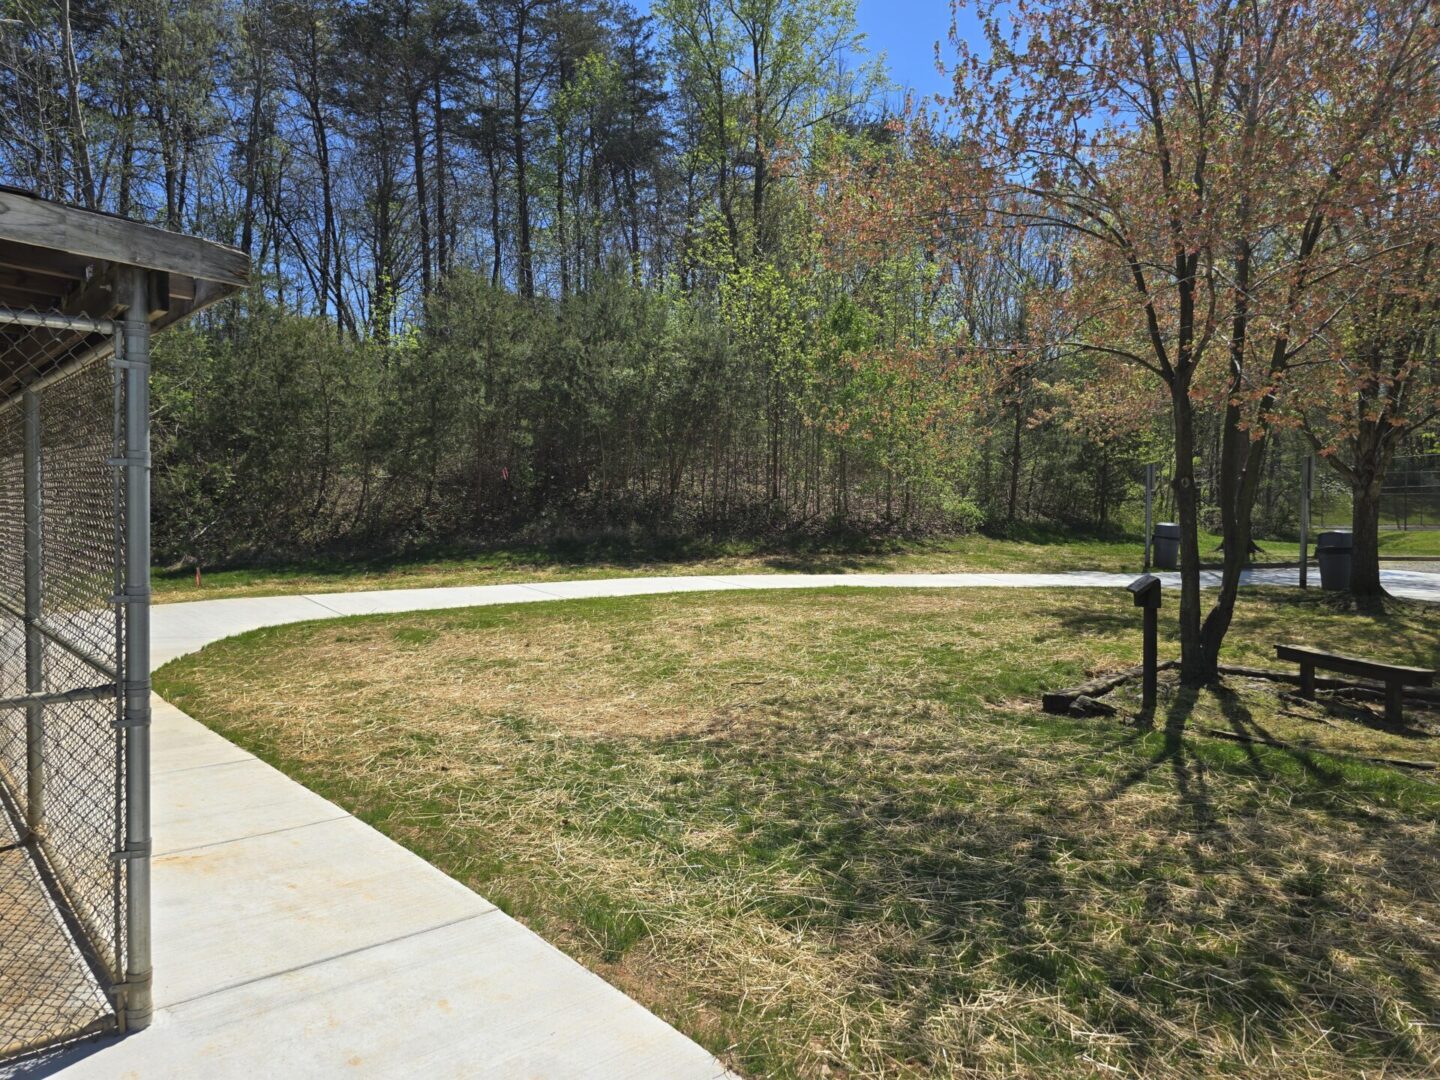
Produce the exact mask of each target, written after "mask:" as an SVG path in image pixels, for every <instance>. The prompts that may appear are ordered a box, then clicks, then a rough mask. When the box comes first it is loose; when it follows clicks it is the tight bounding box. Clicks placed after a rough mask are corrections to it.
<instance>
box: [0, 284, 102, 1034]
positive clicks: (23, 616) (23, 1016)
mask: <svg viewBox="0 0 1440 1080" xmlns="http://www.w3.org/2000/svg"><path fill="white" fill-rule="evenodd" d="M115 330H116V328H115V327H114V326H112V325H110V324H109V323H108V322H104V321H100V322H94V321H89V320H83V319H67V318H64V317H62V316H59V315H55V314H53V313H52V314H45V313H41V312H34V311H31V312H15V311H0V1057H3V1056H6V1055H9V1054H14V1053H19V1052H23V1051H26V1050H32V1049H37V1048H39V1047H42V1046H45V1045H49V1044H53V1043H55V1042H59V1041H62V1040H65V1039H68V1038H73V1037H76V1036H79V1035H84V1034H88V1033H91V1032H95V1031H100V1030H105V1029H109V1028H113V1027H115V1026H117V1024H118V1023H120V1021H121V1017H122V1016H123V1002H124V997H123V987H124V984H125V978H126V974H125V973H126V970H127V957H126V940H127V937H126V896H127V888H126V884H127V883H126V874H127V866H128V859H127V857H126V851H127V846H128V845H127V840H126V804H125V761H126V738H127V728H126V725H125V715H126V708H125V706H126V701H125V689H126V685H125V671H126V665H125V652H126V648H125V642H126V635H125V629H126V627H125V619H126V605H125V603H124V599H125V597H124V593H125V581H124V575H125V541H126V529H125V505H126V500H125V494H126V490H125V488H126V483H127V475H128V474H127V470H126V468H125V465H126V460H127V459H126V451H125V431H124V417H125V403H126V402H125V395H126V379H125V377H124V370H123V364H120V363H117V362H115V355H114V354H115V351H116V349H117V341H118V339H117V337H116V333H115ZM107 354H109V359H110V362H106V359H107Z"/></svg>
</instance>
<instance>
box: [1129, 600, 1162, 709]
mask: <svg viewBox="0 0 1440 1080" xmlns="http://www.w3.org/2000/svg"><path fill="white" fill-rule="evenodd" d="M1125 587H1126V588H1127V589H1129V590H1130V592H1131V594H1132V595H1133V596H1134V597H1135V606H1136V607H1138V608H1143V609H1144V610H1145V652H1144V656H1143V668H1144V684H1143V685H1144V696H1143V698H1142V700H1141V706H1142V708H1144V709H1145V711H1146V712H1150V711H1152V710H1153V709H1154V708H1155V698H1156V694H1157V691H1158V688H1159V666H1160V655H1159V654H1160V649H1159V641H1158V638H1159V633H1160V617H1159V615H1158V614H1157V613H1158V612H1159V611H1160V579H1159V578H1158V577H1156V576H1155V575H1154V574H1143V575H1141V576H1140V577H1138V578H1136V579H1135V580H1134V581H1132V582H1131V583H1130V584H1129V585H1127V586H1125Z"/></svg>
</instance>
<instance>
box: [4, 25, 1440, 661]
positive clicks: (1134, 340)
mask: <svg viewBox="0 0 1440 1080" xmlns="http://www.w3.org/2000/svg"><path fill="white" fill-rule="evenodd" d="M1332 6H1333V10H1330V9H1323V10H1322V9H1319V8H1317V9H1315V11H1314V12H1312V11H1310V9H1308V8H1306V9H1304V13H1303V14H1302V11H1301V8H1302V6H1301V5H1296V4H1286V3H1282V2H1276V0H1250V2H1249V3H1239V2H1237V3H1232V2H1226V0H1207V2H1205V3H1202V4H1198V5H1196V4H1184V5H1178V6H1175V8H1174V10H1171V7H1170V6H1169V5H1159V6H1156V5H1150V6H1146V5H1143V4H1137V3H1130V2H1126V3H1121V4H1118V5H1113V8H1114V10H1113V11H1112V10H1110V9H1109V8H1107V9H1105V10H1104V11H1100V10H1099V9H1092V8H1091V7H1090V6H1089V5H1088V4H1084V3H1080V2H1078V0H1058V2H1057V3H1054V4H1052V5H1049V6H1048V7H1044V8H1036V9H1030V10H1028V11H1027V13H1025V14H1024V15H1022V16H1020V18H1021V19H1022V23H1023V30H1024V36H1023V39H1015V40H1012V39H1010V38H1009V37H1007V34H1008V31H1007V30H1005V29H1004V27H1005V25H1007V22H1006V20H1007V18H1008V16H1009V13H1008V9H997V10H990V9H986V11H984V12H982V14H989V15H993V16H995V17H996V20H997V21H996V23H995V30H994V32H993V33H992V34H991V36H990V39H989V40H988V42H987V43H986V45H985V46H984V47H983V48H981V49H978V50H974V51H972V49H971V47H970V46H969V45H967V44H966V43H964V42H959V41H957V42H955V43H954V45H953V47H952V48H950V49H949V55H950V56H951V57H952V58H953V59H954V60H955V62H956V64H957V68H956V80H955V87H956V88H955V93H954V96H953V98H951V100H949V101H948V102H943V103H941V102H936V103H924V102H922V103H916V102H914V101H906V102H905V103H904V104H903V105H899V106H896V105H894V102H895V101H896V100H897V97H896V94H895V93H894V88H893V87H892V86H891V85H890V82H889V76H888V74H887V72H886V71H885V70H884V67H883V65H882V64H881V63H879V62H877V61H876V60H875V59H873V58H871V57H870V56H868V55H867V53H866V51H865V49H864V43H863V40H862V39H861V38H860V36H859V35H858V33H857V31H856V25H855V10H854V0H656V2H655V3H654V4H653V6H652V8H651V9H650V10H649V11H648V12H646V13H643V14H642V13H640V12H638V11H637V10H635V9H633V8H631V7H630V6H628V5H626V4H625V3H623V2H613V3H612V2H609V0H188V2H187V0H59V2H57V0H0V99H3V107H0V180H3V181H4V182H7V183H11V184H14V185H17V186H20V187H24V188H26V189H29V190H32V191H35V192H37V193H39V194H41V195H44V196H48V197H52V198H57V199H62V200H65V201H68V202H73V203H77V204H79V205H83V206H89V207H94V208H97V209H104V210H107V211H113V212H116V213H119V214H123V215H126V216H130V217H136V218H141V219H144V220H150V221H154V222H156V223H158V224H161V225H164V226H165V227H168V228H172V229H178V230H183V231H187V232H192V233H197V234H201V235H205V236H208V237H211V238H214V239H219V240H223V241H226V242H228V243H231V244H234V245H236V246H238V247H241V248H243V249H244V250H246V251H247V252H248V253H249V254H250V256H251V258H252V260H253V265H254V268H255V278H256V281H255V286H254V287H253V289H252V290H250V292H249V293H247V294H246V295H245V296H243V297H241V298H238V299H236V300H232V301H228V302H227V303H226V304H224V305H222V306H221V307H219V308H217V309H214V310H213V311H212V312H211V313H210V314H209V315H208V316H207V317H206V318H205V319H204V320H203V321H202V323H201V324H200V325H197V326H194V327H190V328H188V329H186V330H184V331H179V332H175V333H173V334H170V335H168V336H167V338H166V339H163V340H162V342H161V343H159V346H158V347H157V350H156V357H157V369H156V388H155V398H156V404H157V416H156V425H157V427H156V432H157V443H156V507H157V549H158V551H159V553H160V554H162V555H163V556H164V557H165V558H166V559H174V560H180V559H196V560H204V561H206V562H208V563H213V562H215V561H217V560H223V559H233V558H275V557H285V556H292V555H296V554H303V553H306V552H312V551H317V550H327V549H330V550H334V549H347V548H348V549H358V548H365V549H372V550H373V549H377V548H384V549H394V548H399V547H406V546H413V545H421V544H426V543H431V542H435V541H448V540H457V539H470V538H479V537H500V536H513V535H517V534H527V535H531V536H534V537H536V538H545V537H554V536H560V535H569V534H583V533H585V532H586V531H590V530H606V529H626V528H638V529H640V530H644V531H646V532H647V533H651V534H659V533H669V534H676V535H694V534H710V535H714V534H738V533H744V534H750V535H757V534H776V533H784V532H802V533H820V532H829V531H852V532H853V531H860V532H870V533H874V532H882V531H909V532H916V531H924V530H958V529H971V528H976V527H979V526H980V525H982V524H984V525H986V526H987V527H991V528H996V529H1003V528H1005V527H1006V526H1008V525H1010V524H1012V523H1017V522H1046V523H1055V524H1059V525H1065V526H1084V527H1089V528H1096V529H1105V528H1111V527H1114V526H1115V525H1116V524H1117V523H1129V524H1133V522H1134V519H1135V514H1136V506H1137V502H1138V499H1137V491H1138V488H1137V480H1138V477H1139V475H1140V470H1141V468H1142V466H1143V464H1144V463H1145V462H1151V461H1159V462H1162V463H1166V464H1165V466H1164V471H1165V475H1166V476H1167V478H1169V480H1170V481H1172V482H1171V483H1170V484H1169V485H1168V486H1167V487H1166V489H1165V492H1164V493H1163V495H1164V498H1165V499H1166V500H1167V502H1166V504H1165V506H1164V507H1163V508H1162V510H1163V512H1165V513H1171V512H1173V513H1177V514H1178V515H1179V516H1180V518H1181V519H1182V521H1183V522H1185V523H1186V524H1187V528H1190V529H1191V530H1192V531H1193V529H1194V528H1196V527H1209V528H1211V529H1214V530H1216V531H1220V532H1222V533H1223V534H1224V535H1225V536H1226V538H1227V541H1228V540H1232V539H1235V538H1237V537H1238V536H1239V535H1240V533H1242V532H1243V533H1244V534H1245V535H1246V536H1247V537H1248V536H1249V535H1250V534H1251V533H1255V534H1259V535H1264V534H1267V533H1268V534H1283V533H1286V532H1288V531H1289V530H1291V529H1293V527H1294V523H1295V513H1296V502H1297V496H1298V491H1297V478H1298V474H1299V463H1300V460H1301V458H1302V457H1304V456H1305V455H1308V454H1312V453H1316V452H1319V453H1320V454H1321V455H1322V456H1323V458H1324V460H1326V461H1328V462H1330V464H1331V465H1333V466H1334V469H1333V470H1331V471H1332V472H1333V476H1334V478H1335V481H1336V482H1339V483H1342V484H1343V485H1345V486H1347V487H1350V488H1352V489H1353V490H1354V491H1356V492H1358V493H1360V494H1361V495H1362V496H1363V495H1365V493H1367V492H1369V491H1370V490H1371V489H1372V488H1374V489H1375V490H1376V491H1377V492H1378V488H1376V484H1377V483H1378V481H1377V476H1378V477H1381V478H1383V475H1384V471H1385V469H1386V467H1387V465H1388V462H1389V461H1390V459H1391V457H1392V456H1393V455H1394V454H1395V452H1396V451H1397V449H1398V448H1399V447H1400V446H1402V445H1409V446H1410V447H1412V448H1414V447H1423V446H1424V445H1425V444H1424V442H1423V440H1424V439H1426V438H1427V437H1430V436H1428V435H1427V431H1429V428H1427V424H1428V422H1429V421H1430V420H1431V419H1433V417H1434V415H1435V411H1436V404H1437V396H1436V395H1437V391H1436V387H1437V386H1440V377H1437V374H1436V359H1435V343H1436V325H1437V321H1436V310H1437V295H1440V292H1437V286H1436V282H1435V280H1434V278H1435V274H1434V272H1433V270H1432V268H1431V263H1432V262H1433V258H1434V254H1435V252H1436V247H1435V235H1436V222H1437V221H1440V214H1437V213H1436V212H1435V211H1436V208H1437V206H1440V203H1437V202H1436V201H1435V200H1434V199H1433V194H1434V191H1435V189H1436V182H1435V176H1434V171H1435V169H1436V158H1435V148H1434V145H1433V140H1434V138H1435V131H1434V128H1435V124H1434V119H1433V117H1434V115H1435V113H1436V108H1435V99H1434V98H1433V97H1432V96H1427V95H1433V94H1434V87H1435V82H1434V79H1433V69H1434V67H1435V64H1436V63H1437V57H1436V47H1435V27H1436V15H1435V12H1433V11H1432V10H1430V7H1429V5H1426V4H1423V3H1414V2H1412V3H1408V4H1385V5H1379V6H1377V5H1373V4H1370V5H1366V4H1354V3H1337V4H1335V5H1332ZM1357 18H1358V19H1359V22H1358V23H1356V24H1355V25H1356V26H1358V27H1360V29H1357V30H1354V31H1347V34H1348V37H1347V36H1346V34H1340V35H1339V39H1343V40H1344V41H1345V42H1346V45H1345V47H1346V48H1348V49H1349V53H1348V54H1346V55H1344V56H1337V55H1336V54H1335V53H1334V52H1333V49H1332V48H1331V46H1330V45H1329V44H1326V43H1325V39H1324V35H1325V34H1332V36H1333V35H1334V33H1335V30H1336V27H1340V26H1348V25H1350V23H1349V22H1347V20H1351V21H1353V19H1357ZM936 21H937V24H938V29H939V30H940V31H943V29H944V24H945V16H944V13H943V12H937V20H936ZM1297 27H1299V28H1300V29H1299V30H1297V29H1296V28H1297ZM917 33H924V34H927V35H930V34H934V31H932V30H931V29H930V28H918V29H917ZM1087 34H1088V35H1089V36H1087ZM935 36H938V34H936V35H935ZM1018 40H1024V41H1025V45H1023V46H1021V45H1018V44H1017V43H1016V42H1017V41H1018ZM1317 42H1319V43H1320V44H1317ZM1321 44H1324V45H1325V47H1324V48H1321V47H1320V45H1321ZM1306 49H1311V50H1312V51H1313V53H1314V57H1315V58H1319V57H1328V60H1327V61H1326V62H1327V63H1329V65H1330V66H1329V67H1328V68H1325V69H1323V70H1322V69H1321V68H1320V67H1319V66H1317V64H1318V61H1317V60H1316V59H1313V58H1312V59H1311V60H1308V61H1306V62H1304V63H1301V62H1300V59H1299V58H1301V57H1304V56H1305V55H1306V54H1305V53H1304V50H1306ZM1267 50H1268V51H1267ZM1082 60H1083V61H1084V62H1081V61H1082ZM1387 63H1388V64H1389V67H1387V66H1386V65H1387ZM1285 64H1289V65H1291V66H1290V67H1284V65H1285ZM1406 65H1409V66H1406ZM1292 68H1293V71H1292ZM1277 72H1282V74H1278V75H1277ZM1002 76H1003V78H1002ZM1345 80H1349V81H1348V82H1346V81H1345ZM1381 88H1383V92H1384V94H1385V95H1387V96H1385V97H1383V98H1382V97H1380V96H1378V94H1379V90H1380V89H1381ZM1262 91H1263V92H1262ZM1307 100H1308V101H1309V102H1310V103H1312V104H1313V103H1314V102H1317V101H1318V102H1323V103H1324V107H1323V108H1321V109H1319V110H1312V111H1311V112H1307V111H1306V102H1307ZM1367 108H1368V109H1369V110H1370V111H1369V112H1365V110H1366V109H1367ZM1346 110H1352V112H1347V111H1346ZM1427 110H1428V112H1427ZM1316 111H1318V113H1319V114H1320V118H1319V119H1315V118H1314V117H1313V115H1312V114H1313V113H1314V112H1316ZM1427 115H1428V116H1429V120H1426V119H1425V118H1426V116H1427ZM1327 116H1338V117H1340V118H1341V120H1334V121H1333V122H1332V121H1331V120H1327V119H1326V117H1327ZM1342 121H1343V122H1342ZM1287 123H1288V124H1291V125H1292V130H1290V131H1282V129H1283V127H1284V125H1285V124H1287ZM1327 124H1329V125H1330V126H1327ZM1307 125H1308V126H1307ZM1347 125H1348V126H1347ZM1277 133H1280V134H1279V137H1277ZM1352 136H1353V141H1352V142H1346V139H1347V138H1351V137H1352ZM1382 144H1383V145H1382ZM1327 155H1329V156H1327ZM1356 163H1358V164H1356ZM1207 170H1208V172H1207ZM1352 172H1355V174H1356V176H1359V175H1360V174H1361V173H1363V181H1364V182H1363V183H1361V182H1360V180H1359V179H1355V178H1353V177H1352V176H1351V173H1352ZM1177 177H1178V179H1177ZM1339 253H1344V259H1343V260H1342V259H1341V258H1340V255H1339ZM1342 262H1343V264H1344V265H1343V266H1342ZM1356 268H1363V272H1359V271H1357V270H1356ZM1397 283H1398V284H1397ZM1157 298H1158V299H1157ZM1147 319H1148V323H1147ZM1212 339H1213V340H1212ZM1206 348H1208V349H1209V352H1210V354H1212V355H1213V356H1214V357H1215V359H1214V360H1212V361H1207V362H1206V363H1205V364H1204V365H1202V364H1201V363H1200V354H1201V352H1202V351H1203V350H1204V349H1206ZM1227 356H1228V360H1227V359H1226V357H1227ZM1256 358H1263V362H1262V361H1261V360H1257V359H1256ZM1257 365H1259V366H1257ZM1152 376H1154V377H1153V378H1152ZM1177 436H1178V437H1179V438H1180V440H1181V451H1180V454H1179V455H1178V456H1177V455H1176V446H1177V441H1176V440H1177ZM1322 471H1324V470H1323V469H1322ZM1377 498H1378V494H1377ZM1360 503H1361V504H1365V505H1368V503H1366V500H1365V499H1364V498H1362V499H1361V500H1360ZM1362 524H1363V523H1362ZM1237 530H1238V531H1237ZM1231 550H1235V548H1233V547H1232V548H1231ZM1240 550H1243V545H1241V546H1240ZM1193 554H1194V553H1193V552H1189V551H1187V558H1190V559H1191V561H1192V562H1193V561H1194V558H1193ZM1190 602H1191V603H1192V605H1193V602H1194V601H1193V598H1192V600H1191V601H1190ZM1196 632H1197V633H1198V631H1196ZM1220 633H1222V634H1223V628H1222V629H1221V631H1220Z"/></svg>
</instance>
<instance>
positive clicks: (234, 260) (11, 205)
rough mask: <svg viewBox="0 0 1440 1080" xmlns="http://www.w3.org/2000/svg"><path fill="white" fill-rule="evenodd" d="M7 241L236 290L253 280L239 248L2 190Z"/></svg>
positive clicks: (0, 228) (1, 234)
mask: <svg viewBox="0 0 1440 1080" xmlns="http://www.w3.org/2000/svg"><path fill="white" fill-rule="evenodd" d="M7 240H8V241H11V242H13V243H19V244H28V245H30V246H32V247H39V248H49V249H52V250H55V251H64V252H68V253H70V254H72V255H78V256H81V257H82V258H89V259H103V260H105V261H107V262H113V263H119V264H121V265H126V266H140V267H144V268H146V269H150V270H164V271H168V272H171V273H177V274H184V275H186V276H187V277H193V278H198V279H200V280H203V281H212V282H217V283H219V284H222V285H229V286H231V287H233V288H240V287H243V286H245V285H246V284H248V283H249V280H250V259H249V257H248V256H246V254H245V253H244V252H243V251H240V250H238V249H236V248H232V247H227V246H225V245H224V244H216V243H212V242H210V241H208V240H201V239H199V238H198V237H194V236H183V235H181V234H179V233H172V232H166V231H165V230H164V229H157V228H154V227H153V226H150V225H142V224H140V223H139V222H135V221H127V220H125V219H124V218H119V217H112V216H110V215H108V214H98V213H95V212H93V211H90V210H80V209H77V208H76V207H72V206H64V205H61V204H60V203H53V202H47V201H46V200H44V199H38V198H36V197H35V196H33V195H26V194H24V193H21V192H17V191H11V190H7V189H3V188H0V243H3V242H4V241H7Z"/></svg>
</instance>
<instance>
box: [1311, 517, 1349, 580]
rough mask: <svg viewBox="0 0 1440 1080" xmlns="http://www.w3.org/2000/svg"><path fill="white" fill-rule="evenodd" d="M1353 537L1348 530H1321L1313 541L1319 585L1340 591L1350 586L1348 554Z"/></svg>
mask: <svg viewBox="0 0 1440 1080" xmlns="http://www.w3.org/2000/svg"><path fill="white" fill-rule="evenodd" d="M1354 549H1355V538H1354V536H1352V535H1351V534H1350V533H1349V532H1346V531H1343V530H1336V531H1335V532H1323V533H1321V534H1320V536H1319V537H1318V538H1317V539H1316V541H1315V559H1316V561H1317V562H1319V563H1320V587H1321V588H1322V589H1335V590H1337V591H1340V592H1344V591H1345V590H1347V589H1349V588H1350V554H1351V552H1352V551H1354Z"/></svg>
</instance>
